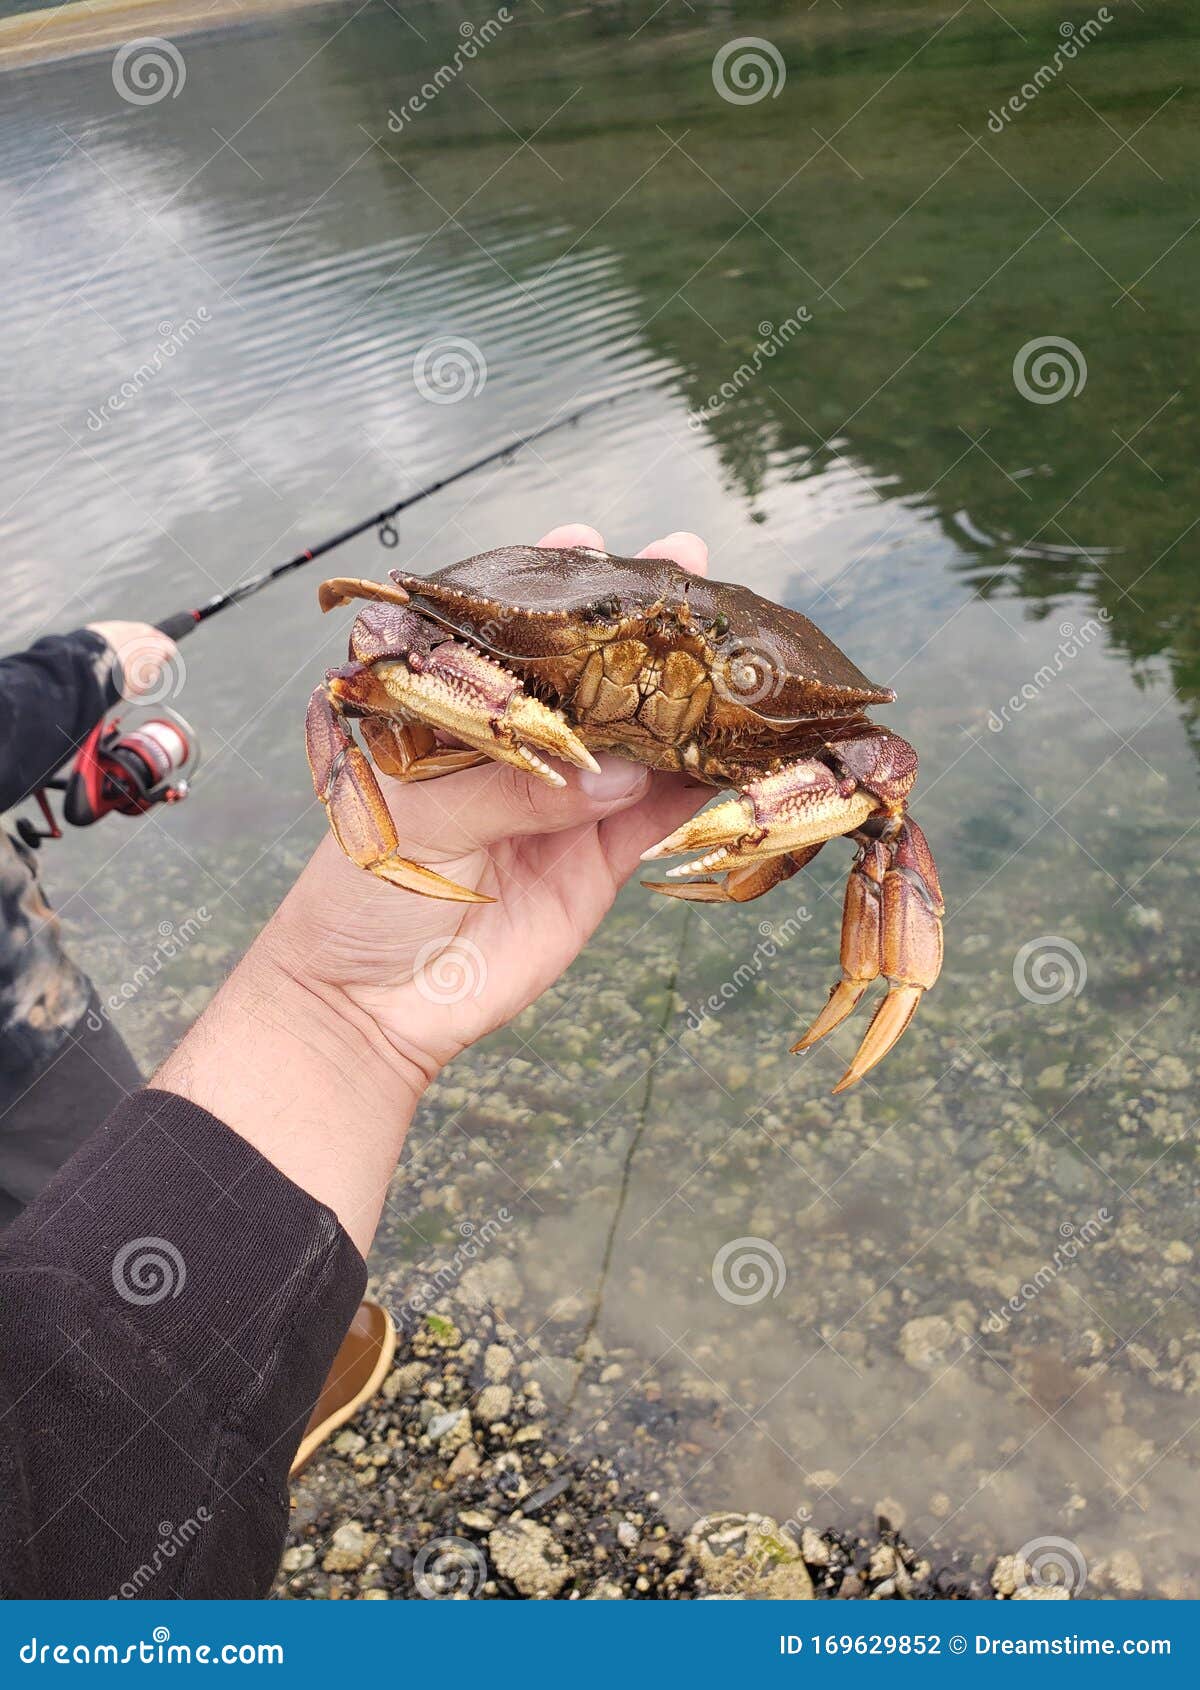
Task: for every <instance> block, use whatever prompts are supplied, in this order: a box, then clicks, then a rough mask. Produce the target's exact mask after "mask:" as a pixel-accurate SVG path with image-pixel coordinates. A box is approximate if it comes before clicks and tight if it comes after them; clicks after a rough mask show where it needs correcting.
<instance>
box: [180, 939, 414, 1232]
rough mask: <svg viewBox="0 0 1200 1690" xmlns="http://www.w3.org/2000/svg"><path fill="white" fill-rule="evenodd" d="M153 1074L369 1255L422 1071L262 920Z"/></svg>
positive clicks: (412, 1111)
mask: <svg viewBox="0 0 1200 1690" xmlns="http://www.w3.org/2000/svg"><path fill="white" fill-rule="evenodd" d="M151 1083H152V1084H153V1085H155V1086H158V1087H160V1088H162V1089H163V1090H166V1091H173V1092H176V1093H177V1094H179V1095H180V1096H183V1097H186V1098H188V1099H189V1100H190V1101H192V1102H193V1103H196V1104H198V1105H199V1106H200V1107H201V1108H203V1109H206V1110H207V1111H208V1112H209V1113H210V1114H212V1115H215V1116H216V1117H217V1118H218V1119H219V1120H221V1121H223V1122H224V1123H225V1125H226V1126H227V1127H229V1128H230V1129H231V1130H232V1131H233V1132H235V1133H237V1134H238V1135H239V1137H241V1138H244V1139H246V1140H247V1142H249V1143H250V1144H252V1145H253V1146H254V1148H255V1149H256V1150H258V1151H259V1153H260V1154H261V1155H263V1156H265V1157H266V1159H267V1160H268V1161H269V1162H272V1163H273V1164H274V1165H275V1167H277V1168H278V1169H279V1170H280V1172H281V1173H283V1174H285V1175H286V1176H287V1177H288V1178H289V1179H290V1180H292V1181H293V1183H295V1184H296V1185H298V1186H300V1187H301V1189H303V1190H305V1191H307V1192H309V1193H310V1195H311V1196H313V1197H315V1198H316V1199H317V1200H318V1201H319V1202H321V1203H324V1204H325V1205H326V1206H327V1207H328V1208H330V1209H332V1210H333V1211H334V1213H335V1214H336V1215H337V1217H338V1219H339V1221H340V1222H341V1224H342V1226H343V1227H344V1228H345V1230H346V1231H347V1232H348V1233H349V1235H350V1237H351V1238H352V1239H353V1241H354V1243H355V1244H356V1245H357V1247H358V1248H359V1250H360V1251H361V1252H362V1254H363V1255H365V1254H366V1253H367V1251H368V1249H369V1248H370V1244H371V1239H372V1237H373V1235H374V1231H375V1226H376V1223H377V1221H378V1217H379V1213H380V1210H381V1208H382V1205H383V1201H384V1198H385V1197H386V1194H387V1188H388V1182H389V1181H390V1179H391V1177H392V1175H393V1173H394V1172H395V1167H396V1163H397V1161H398V1159H399V1156H400V1151H401V1149H402V1147H403V1144H404V1139H405V1136H406V1134H407V1131H408V1126H409V1123H410V1121H411V1119H412V1116H413V1113H414V1112H415V1109H416V1106H417V1103H418V1101H419V1099H420V1097H421V1094H422V1092H423V1091H424V1088H425V1085H426V1084H427V1078H426V1076H425V1075H424V1073H423V1072H421V1071H420V1069H419V1068H417V1067H414V1066H413V1065H412V1064H411V1063H408V1062H406V1061H405V1060H403V1059H401V1058H400V1057H398V1056H397V1053H396V1052H395V1051H394V1050H392V1049H391V1047H390V1045H389V1043H388V1041H387V1040H386V1039H384V1038H383V1036H382V1035H381V1034H380V1032H379V1030H378V1028H377V1027H376V1026H375V1025H374V1023H373V1022H372V1020H371V1018H370V1017H369V1016H366V1015H365V1014H363V1013H361V1012H359V1011H357V1010H356V1009H355V1006H354V1005H353V1004H352V1003H350V1002H349V1000H344V1001H343V998H342V996H341V995H340V994H339V993H338V992H337V991H336V990H335V989H333V988H329V987H327V986H325V985H324V984H322V983H320V982H313V981H311V980H309V979H307V978H306V977H305V976H304V974H303V973H302V972H301V971H299V970H296V969H294V968H293V967H291V966H290V965H289V959H288V952H287V949H286V947H280V945H279V943H278V936H277V935H275V936H272V934H271V928H270V927H268V929H267V931H266V933H264V934H263V935H262V936H260V938H259V939H258V940H257V941H256V942H255V944H254V945H253V946H251V948H250V950H249V951H248V952H247V953H246V956H245V957H244V958H243V960H242V961H241V962H240V963H239V964H238V967H237V968H236V969H235V970H234V972H233V974H231V975H230V977H229V979H228V980H227V981H226V982H225V984H224V986H223V987H222V988H221V990H220V991H219V992H218V994H217V996H216V997H215V998H214V1000H213V1002H212V1003H211V1004H210V1006H209V1008H208V1009H207V1010H206V1011H205V1013H204V1015H203V1016H202V1017H201V1019H200V1021H199V1022H198V1023H197V1024H196V1026H195V1027H193V1028H192V1030H191V1032H189V1033H188V1035H187V1036H186V1038H185V1039H184V1040H183V1041H182V1043H181V1044H180V1045H179V1047H178V1049H177V1050H176V1051H175V1052H174V1053H173V1054H172V1055H171V1056H170V1057H168V1059H167V1061H166V1062H165V1063H164V1064H163V1066H162V1068H161V1069H160V1070H159V1071H158V1073H157V1074H156V1075H155V1076H154V1079H153V1081H152V1082H151Z"/></svg>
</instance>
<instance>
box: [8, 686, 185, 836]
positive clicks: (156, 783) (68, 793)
mask: <svg viewBox="0 0 1200 1690" xmlns="http://www.w3.org/2000/svg"><path fill="white" fill-rule="evenodd" d="M125 723H126V717H123V716H110V717H108V718H107V719H106V720H104V721H101V722H98V723H97V724H96V726H95V727H94V728H93V729H92V731H91V733H90V734H89V735H88V736H87V738H86V739H85V740H84V742H83V744H82V745H81V746H80V748H79V750H78V751H77V752H76V754H75V758H74V760H73V762H72V763H71V766H70V768H69V770H68V771H67V772H66V773H65V774H60V775H56V776H55V777H54V778H53V779H52V780H48V781H46V783H45V785H44V786H41V787H39V788H38V790H37V792H36V793H35V794H34V796H35V797H36V799H37V802H38V805H39V806H40V808H41V812H42V815H43V817H44V818H45V821H46V828H45V830H40V829H38V828H36V827H34V825H33V823H32V822H30V821H27V820H24V819H22V820H21V821H20V822H18V824H17V832H18V833H19V835H20V837H21V838H22V839H23V840H24V841H25V843H26V844H27V845H30V846H33V847H35V848H36V846H37V845H38V844H40V842H41V841H42V840H43V839H61V838H62V830H61V828H60V827H59V826H58V824H57V822H56V821H55V819H54V813H53V811H52V810H51V808H50V802H49V799H48V798H47V796H46V791H47V788H50V789H52V790H54V791H57V792H61V793H62V794H63V820H64V821H66V822H69V823H70V824H71V826H72V827H90V826H91V825H92V823H93V822H98V821H99V820H100V819H101V817H103V816H108V815H113V814H117V815H121V816H142V815H145V813H146V811H147V810H151V809H153V808H154V806H155V805H156V804H178V803H179V802H180V801H181V800H182V799H184V798H186V797H187V794H188V778H189V776H190V775H191V774H192V773H193V772H194V770H195V768H196V764H197V762H198V761H199V755H200V752H199V745H198V743H197V740H196V735H195V732H194V730H193V729H192V727H191V726H190V725H189V723H187V722H186V721H185V720H184V718H183V717H182V716H181V715H179V713H178V712H177V711H175V710H171V709H169V708H168V707H167V706H166V705H162V706H158V707H157V708H156V709H155V710H154V711H153V712H152V713H150V712H147V713H145V714H144V715H142V716H140V718H139V719H138V720H137V721H135V722H134V724H133V725H131V726H126V725H125Z"/></svg>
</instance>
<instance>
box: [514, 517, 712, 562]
mask: <svg viewBox="0 0 1200 1690" xmlns="http://www.w3.org/2000/svg"><path fill="white" fill-rule="evenodd" d="M538 545H539V546H553V547H555V548H557V549H559V550H561V549H563V548H565V547H567V546H590V547H592V548H593V549H594V550H595V551H598V552H602V551H604V550H605V545H604V538H603V536H602V535H601V534H600V532H599V530H598V529H595V528H590V527H589V526H588V525H587V523H585V522H564V523H563V524H562V526H561V527H559V528H552V529H551V530H550V532H549V533H548V534H543V536H542V538H541V539H540V540H539V541H538ZM634 555H635V557H665V558H670V560H671V562H672V563H677V564H679V566H680V567H681V568H682V569H686V570H687V571H688V573H689V574H691V575H706V574H707V573H708V547H707V546H706V545H705V543H704V541H703V540H702V539H701V538H700V536H699V534H692V533H690V532H689V531H688V530H687V529H686V528H677V529H676V530H675V531H674V532H673V533H671V534H667V535H666V536H664V538H663V539H661V540H652V541H651V542H650V544H649V545H648V546H643V547H642V549H641V551H640V552H636V553H635V554H634Z"/></svg>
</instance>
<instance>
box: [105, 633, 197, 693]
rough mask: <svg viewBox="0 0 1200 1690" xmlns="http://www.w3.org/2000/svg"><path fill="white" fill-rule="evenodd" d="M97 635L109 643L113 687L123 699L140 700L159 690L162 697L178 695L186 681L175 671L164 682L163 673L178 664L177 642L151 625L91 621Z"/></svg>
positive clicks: (179, 671) (181, 673)
mask: <svg viewBox="0 0 1200 1690" xmlns="http://www.w3.org/2000/svg"><path fill="white" fill-rule="evenodd" d="M87 626H88V628H89V629H90V630H91V632H92V633H93V634H99V635H100V638H101V639H102V640H105V641H106V642H107V644H108V648H109V651H110V652H111V653H112V657H113V685H114V688H115V690H116V691H117V692H118V693H119V694H120V696H121V697H122V698H128V699H134V698H140V697H141V696H142V695H143V694H145V693H148V692H152V691H155V690H158V689H160V688H161V690H159V692H158V696H159V698H160V699H161V698H163V697H165V696H169V694H170V693H172V692H177V691H178V689H179V687H180V685H181V684H182V681H183V672H182V670H178V669H175V670H174V673H173V674H172V675H169V676H167V677H166V678H165V680H164V679H163V671H164V670H166V669H168V668H171V669H174V666H175V665H176V664H177V662H178V659H179V648H178V646H176V644H175V641H174V640H172V639H170V638H169V637H168V636H167V635H166V634H164V633H162V632H161V631H160V630H159V629H158V628H154V627H152V626H151V625H150V624H149V623H148V622H89V623H88V624H87Z"/></svg>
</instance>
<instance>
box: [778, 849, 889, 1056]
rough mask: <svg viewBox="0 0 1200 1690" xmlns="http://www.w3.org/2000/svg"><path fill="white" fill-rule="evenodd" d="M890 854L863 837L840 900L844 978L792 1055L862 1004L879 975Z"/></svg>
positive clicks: (836, 1025)
mask: <svg viewBox="0 0 1200 1690" xmlns="http://www.w3.org/2000/svg"><path fill="white" fill-rule="evenodd" d="M890 862H891V855H890V853H889V851H888V848H887V846H886V845H881V844H880V843H879V841H878V840H875V839H863V840H862V843H861V844H860V846H859V852H858V856H857V858H856V859H855V863H854V867H853V868H852V869H851V870H850V874H849V877H848V878H847V880H846V898H845V902H844V903H843V905H842V978H841V979H840V980H839V981H838V983H837V985H836V986H835V987H834V988H833V990H832V991H831V992H830V994H829V1002H828V1003H827V1004H826V1005H825V1007H824V1009H823V1010H822V1011H821V1013H820V1015H818V1016H817V1019H816V1020H815V1021H814V1022H813V1024H812V1026H811V1027H810V1028H809V1029H808V1032H807V1033H805V1035H804V1037H803V1038H802V1039H797V1041H796V1043H795V1044H794V1045H793V1046H792V1054H793V1056H794V1055H795V1054H796V1053H797V1052H798V1051H801V1050H808V1048H809V1047H810V1045H815V1044H816V1042H817V1040H818V1039H823V1038H824V1037H825V1035H826V1033H832V1031H833V1029H834V1028H835V1027H838V1026H840V1025H841V1023H842V1022H843V1021H844V1020H845V1019H846V1017H847V1016H848V1015H849V1014H851V1013H852V1012H853V1010H855V1009H856V1008H857V1007H858V1003H859V1000H860V999H861V997H862V995H863V993H864V992H865V991H866V989H867V987H868V986H869V985H870V984H871V981H872V980H875V979H877V978H878V975H879V963H880V946H881V927H882V920H883V883H884V878H885V876H886V874H887V869H888V865H889V863H890Z"/></svg>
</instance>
